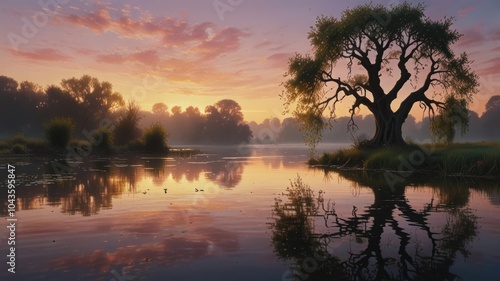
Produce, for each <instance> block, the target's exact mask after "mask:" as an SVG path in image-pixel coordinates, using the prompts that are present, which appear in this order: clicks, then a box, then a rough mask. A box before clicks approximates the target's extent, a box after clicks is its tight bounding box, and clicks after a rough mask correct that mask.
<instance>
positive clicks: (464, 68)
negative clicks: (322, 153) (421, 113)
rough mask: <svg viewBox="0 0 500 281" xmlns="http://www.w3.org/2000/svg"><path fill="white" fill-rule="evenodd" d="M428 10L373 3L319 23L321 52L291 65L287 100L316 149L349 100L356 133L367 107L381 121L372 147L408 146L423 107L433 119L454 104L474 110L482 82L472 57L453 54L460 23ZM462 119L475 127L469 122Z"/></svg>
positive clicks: (314, 39)
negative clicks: (412, 119) (408, 127)
mask: <svg viewBox="0 0 500 281" xmlns="http://www.w3.org/2000/svg"><path fill="white" fill-rule="evenodd" d="M424 10H425V6H423V5H422V4H419V5H412V4H408V3H403V4H400V5H397V6H391V7H384V6H381V5H374V4H367V5H362V6H358V7H355V8H353V9H349V10H346V11H345V12H344V13H343V15H342V17H341V18H340V19H337V18H334V17H327V16H322V17H319V18H318V20H317V22H316V25H315V26H314V27H311V31H310V32H309V37H308V38H309V40H310V42H311V44H312V47H313V53H314V54H312V55H301V54H296V55H295V56H294V57H292V58H291V59H290V62H289V67H288V72H287V73H286V77H287V80H286V81H285V83H284V87H285V90H284V91H283V94H282V98H284V101H285V107H286V109H287V110H289V109H290V107H292V106H294V105H295V110H294V112H293V114H294V116H296V117H297V118H298V119H299V120H300V122H301V123H302V125H304V126H305V128H306V129H307V130H308V131H309V133H311V134H310V136H313V137H315V138H313V143H314V142H315V141H317V140H318V139H319V138H318V137H320V136H321V131H322V130H323V128H324V127H325V125H326V124H327V123H328V122H326V121H325V119H324V118H323V117H324V114H325V113H327V112H328V111H329V114H330V117H333V118H334V117H335V114H336V105H337V104H338V103H339V102H341V101H343V100H344V98H346V97H348V98H347V99H346V100H349V101H352V104H350V108H349V112H350V115H351V122H350V123H349V128H351V129H352V128H355V124H354V121H353V120H354V119H353V117H354V115H355V114H356V112H357V110H358V109H359V108H360V107H366V108H367V109H368V110H369V111H370V112H371V113H372V114H373V115H374V117H375V123H376V131H375V134H374V136H373V138H372V139H371V140H369V141H367V142H366V144H368V145H371V146H384V145H401V144H405V141H404V140H403V137H402V132H401V128H402V125H403V123H404V121H405V120H406V118H407V117H408V114H409V113H410V110H411V108H412V107H413V105H415V104H419V105H420V107H422V108H423V109H424V110H426V111H427V112H428V114H429V115H430V116H434V111H435V110H436V109H438V110H440V111H442V110H445V109H446V108H447V106H448V105H449V103H450V104H452V105H453V107H454V110H453V111H456V107H457V105H460V106H461V107H462V108H461V110H462V111H465V112H466V108H467V106H468V104H469V103H470V102H471V97H472V95H473V94H475V93H476V92H477V87H478V82H477V80H478V78H477V76H476V74H475V73H474V72H473V71H472V70H471V68H470V63H471V62H470V60H469V59H468V57H467V54H465V53H462V54H458V55H457V54H455V53H454V52H453V51H452V49H451V46H452V45H453V44H454V43H455V42H457V40H458V39H459V38H460V37H461V35H460V34H459V33H458V32H457V31H455V30H453V29H451V25H452V22H453V20H452V19H450V18H444V19H443V20H431V19H430V18H428V17H426V16H425V14H424ZM341 65H346V68H345V69H344V70H342V67H340V66H341ZM358 70H359V71H361V72H360V73H358ZM397 72H399V73H397ZM344 73H347V74H344ZM383 80H384V81H383ZM431 89H434V91H430V90H431ZM429 92H431V93H429ZM325 111H326V112H325ZM454 120H458V121H460V122H465V123H463V125H464V126H465V127H466V126H467V118H465V119H464V118H462V117H460V118H458V119H454ZM447 124H448V123H447ZM451 124H454V125H457V124H456V122H455V123H453V122H451ZM443 129H445V128H443Z"/></svg>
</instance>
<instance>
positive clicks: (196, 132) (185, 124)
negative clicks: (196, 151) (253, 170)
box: [139, 99, 252, 144]
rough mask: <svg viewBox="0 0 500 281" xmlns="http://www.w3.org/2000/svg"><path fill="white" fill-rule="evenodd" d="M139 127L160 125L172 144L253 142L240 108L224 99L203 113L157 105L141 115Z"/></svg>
mask: <svg viewBox="0 0 500 281" xmlns="http://www.w3.org/2000/svg"><path fill="white" fill-rule="evenodd" d="M141 116H142V119H141V120H140V122H139V127H144V126H146V125H147V124H151V123H157V124H160V125H161V126H163V127H164V128H165V129H166V130H167V132H169V134H170V136H169V143H172V144H239V143H247V142H249V141H250V139H251V138H252V131H251V130H250V127H249V126H248V124H246V123H245V121H244V118H243V113H242V112H241V106H240V105H239V104H238V103H237V102H235V101H234V100H230V99H224V100H220V101H218V102H217V103H216V104H214V105H210V106H207V107H206V108H205V112H204V113H201V112H200V109H199V108H197V107H193V106H189V107H187V108H186V109H185V110H184V111H182V108H181V107H180V106H174V107H172V108H171V109H170V110H169V107H168V106H167V105H166V104H164V103H156V104H154V105H153V107H152V111H151V112H148V111H142V112H141Z"/></svg>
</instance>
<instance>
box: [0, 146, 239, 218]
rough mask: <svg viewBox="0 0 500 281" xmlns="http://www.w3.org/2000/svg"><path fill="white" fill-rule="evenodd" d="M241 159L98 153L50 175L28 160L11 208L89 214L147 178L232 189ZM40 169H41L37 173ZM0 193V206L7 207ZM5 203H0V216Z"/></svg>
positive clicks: (134, 189) (156, 183)
mask: <svg viewBox="0 0 500 281" xmlns="http://www.w3.org/2000/svg"><path fill="white" fill-rule="evenodd" d="M244 165H245V162H244V161H232V160H224V159H221V158H220V157H217V156H215V155H198V156H194V157H190V158H176V159H173V158H154V157H142V158H126V159H125V158H99V159H89V160H87V161H86V162H82V163H79V165H78V166H77V167H76V168H74V169H73V170H72V172H71V173H67V174H54V172H53V170H52V168H51V167H52V164H51V163H50V162H41V163H37V164H30V165H29V166H27V167H26V168H24V169H23V170H24V171H26V173H23V174H19V175H18V177H17V179H16V180H17V181H18V186H19V187H20V188H18V189H17V190H16V197H17V201H18V203H17V210H18V211H19V210H30V209H39V208H41V206H43V205H50V206H60V207H61V212H63V213H67V214H71V215H74V214H81V215H83V216H90V215H95V214H97V213H99V212H100V211H101V210H103V209H109V208H112V207H113V198H114V197H117V196H120V195H122V194H123V193H138V192H142V191H141V190H137V184H138V183H139V182H141V181H143V180H144V179H148V178H149V179H151V180H152V182H153V185H154V186H155V187H162V186H164V185H165V181H166V180H167V179H168V178H171V179H172V180H173V181H174V182H177V183H179V182H181V181H183V180H186V181H187V182H193V181H199V179H200V177H201V178H205V179H206V180H208V181H209V182H213V183H214V184H216V185H217V186H218V187H221V188H234V187H235V186H237V185H238V184H239V182H240V181H241V179H242V174H243V172H244V171H243V166H244ZM40 170H42V171H44V173H42V174H40V173H39V171H40ZM7 204H8V203H7V197H6V196H1V197H0V206H7ZM6 215H7V208H6V207H5V208H0V216H6Z"/></svg>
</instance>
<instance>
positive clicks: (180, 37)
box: [0, 0, 500, 122]
mask: <svg viewBox="0 0 500 281" xmlns="http://www.w3.org/2000/svg"><path fill="white" fill-rule="evenodd" d="M368 2H373V3H377V4H382V5H387V6H389V5H393V4H398V3H400V1H397V0H391V1H359V0H350V1H347V0H339V1H332V0H311V1H305V0H274V1H264V0H253V1H250V0H187V1H152V0H141V1H139V0H125V1H101V0H90V1H82V0H36V1H18V0H5V1H2V2H1V4H0V6H1V9H0V35H1V36H0V58H1V65H2V70H1V71H0V75H5V76H9V77H12V78H14V79H16V80H18V81H24V80H28V81H32V82H35V83H37V84H40V85H42V86H47V85H51V84H56V85H58V84H60V82H61V80H62V79H67V78H71V77H81V76H82V75H85V74H88V75H91V76H94V77H97V78H98V79H99V80H101V81H109V82H111V83H112V84H113V87H114V90H115V91H118V92H119V93H121V94H122V95H123V96H124V98H125V99H126V100H135V101H137V102H138V103H139V104H140V105H141V107H142V108H143V109H145V110H150V109H151V107H152V105H153V104H154V103H156V102H163V103H165V104H167V105H168V106H169V107H170V108H171V107H173V106H174V105H179V106H181V107H182V108H183V109H184V108H186V107H187V106H189V105H193V106H196V107H199V108H200V111H202V112H203V110H204V108H205V106H207V105H211V104H214V103H216V102H217V101H219V100H221V99H226V98H229V99H233V100H235V101H237V102H238V103H239V104H240V105H241V107H242V111H243V113H244V116H245V119H246V120H248V121H257V122H260V121H262V120H263V119H265V118H270V117H282V115H281V114H282V112H283V101H282V100H280V98H279V94H280V93H281V92H282V91H283V87H282V86H281V83H282V82H284V81H285V78H284V76H283V75H284V74H285V72H286V70H287V62H288V59H289V58H290V57H291V56H292V55H293V54H294V53H295V52H298V53H302V54H305V53H311V51H312V50H311V46H310V43H309V41H308V39H307V33H308V31H309V30H310V27H311V26H312V25H314V23H315V21H316V19H317V17H318V16H320V15H328V16H334V17H340V15H341V14H342V11H344V10H345V9H347V8H352V7H355V6H357V5H359V4H365V3H368ZM410 2H413V1H410ZM421 2H423V3H426V2H427V4H428V8H427V10H426V14H427V15H428V16H429V17H430V18H432V19H436V20H437V19H442V18H444V17H454V18H455V23H454V25H453V27H454V28H455V29H456V30H458V31H459V32H460V33H462V34H463V35H464V36H463V37H462V38H461V39H460V40H459V41H458V42H457V43H456V44H455V45H454V46H453V50H454V51H455V52H456V53H461V52H467V53H468V54H469V55H470V57H471V58H472V60H474V63H473V65H472V67H473V69H474V70H475V71H476V73H477V74H478V75H479V77H480V83H481V87H480V92H479V93H478V94H477V95H476V96H475V98H474V102H473V104H472V105H471V109H472V110H474V111H476V112H478V113H479V114H481V113H482V112H483V111H484V105H485V103H486V102H487V100H488V99H489V97H491V96H492V95H495V94H500V17H499V16H498V14H499V12H500V2H498V1H497V0H476V1H465V0H438V1H415V2H414V3H421ZM348 106H349V104H345V106H344V107H343V108H342V109H341V110H340V111H339V112H338V113H339V115H340V116H342V115H347V107H348ZM341 107H342V106H341ZM367 113H368V112H367V111H366V110H365V111H362V112H360V113H359V114H367ZM412 113H413V114H414V115H415V116H416V117H417V120H418V119H419V118H418V116H419V114H421V111H420V110H419V109H418V106H415V110H414V111H412Z"/></svg>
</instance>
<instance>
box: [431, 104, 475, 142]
mask: <svg viewBox="0 0 500 281" xmlns="http://www.w3.org/2000/svg"><path fill="white" fill-rule="evenodd" d="M467 108H468V102H467V100H465V99H457V98H456V97H455V96H454V95H450V96H448V97H447V98H446V102H445V107H444V108H440V114H439V115H438V116H436V117H434V118H433V119H432V120H431V139H432V141H433V142H442V143H446V144H450V143H452V142H453V140H454V139H455V134H456V132H455V130H456V128H457V127H460V132H461V134H462V135H463V134H465V133H466V132H467V130H468V128H469V112H468V109H467Z"/></svg>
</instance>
